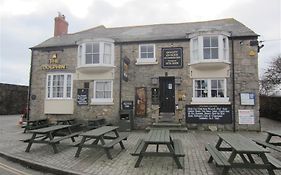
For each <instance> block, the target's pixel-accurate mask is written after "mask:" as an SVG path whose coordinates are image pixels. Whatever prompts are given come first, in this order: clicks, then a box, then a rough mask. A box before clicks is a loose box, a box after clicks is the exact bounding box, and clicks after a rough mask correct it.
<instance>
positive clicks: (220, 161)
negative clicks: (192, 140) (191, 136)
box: [205, 144, 230, 167]
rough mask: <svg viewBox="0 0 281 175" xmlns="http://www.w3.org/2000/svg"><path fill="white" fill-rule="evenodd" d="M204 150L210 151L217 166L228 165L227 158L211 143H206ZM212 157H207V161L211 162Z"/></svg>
mask: <svg viewBox="0 0 281 175" xmlns="http://www.w3.org/2000/svg"><path fill="white" fill-rule="evenodd" d="M205 149H206V151H208V152H209V153H210V155H211V156H212V158H213V159H214V161H215V163H216V165H217V166H218V167H230V163H229V162H228V160H227V159H226V158H225V157H224V156H223V155H222V154H221V153H220V151H219V150H218V149H217V148H216V147H215V146H213V145H211V144H207V145H206V147H205ZM211 162H212V159H209V161H208V163H211Z"/></svg>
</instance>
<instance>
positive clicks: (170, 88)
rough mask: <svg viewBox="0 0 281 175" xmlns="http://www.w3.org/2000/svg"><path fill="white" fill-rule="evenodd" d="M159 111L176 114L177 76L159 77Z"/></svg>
mask: <svg viewBox="0 0 281 175" xmlns="http://www.w3.org/2000/svg"><path fill="white" fill-rule="evenodd" d="M159 90H160V97H159V102H160V103H159V105H160V109H159V113H171V114H172V115H174V114H175V77H159Z"/></svg>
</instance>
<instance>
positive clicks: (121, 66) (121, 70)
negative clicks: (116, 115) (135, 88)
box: [119, 43, 123, 112]
mask: <svg viewBox="0 0 281 175" xmlns="http://www.w3.org/2000/svg"><path fill="white" fill-rule="evenodd" d="M122 51H123V48H122V44H121V43H120V82H119V112H120V111H121V97H122V78H123V74H122V73H123V52H122Z"/></svg>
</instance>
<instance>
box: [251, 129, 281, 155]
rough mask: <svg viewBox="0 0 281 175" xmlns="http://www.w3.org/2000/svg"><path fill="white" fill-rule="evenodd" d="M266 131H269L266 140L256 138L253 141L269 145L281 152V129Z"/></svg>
mask: <svg viewBox="0 0 281 175" xmlns="http://www.w3.org/2000/svg"><path fill="white" fill-rule="evenodd" d="M265 132H266V133H267V137H266V139H265V140H257V139H254V140H253V141H255V142H256V143H257V144H258V145H261V146H263V147H268V148H271V149H273V150H275V151H278V152H281V130H268V131H265ZM273 138H276V139H273Z"/></svg>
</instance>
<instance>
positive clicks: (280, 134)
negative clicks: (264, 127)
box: [265, 130, 281, 137]
mask: <svg viewBox="0 0 281 175" xmlns="http://www.w3.org/2000/svg"><path fill="white" fill-rule="evenodd" d="M265 132H267V133H269V134H271V135H276V136H280V137H281V130H269V131H265Z"/></svg>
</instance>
